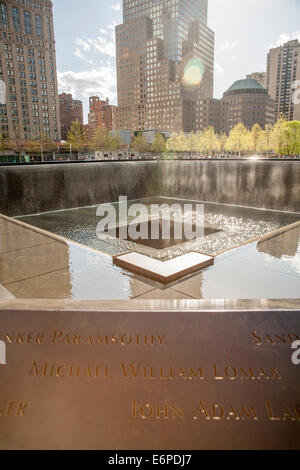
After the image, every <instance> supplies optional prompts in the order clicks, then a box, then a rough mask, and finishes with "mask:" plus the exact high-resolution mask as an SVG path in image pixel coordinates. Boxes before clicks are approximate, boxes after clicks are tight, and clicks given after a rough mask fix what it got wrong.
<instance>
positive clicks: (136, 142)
mask: <svg viewBox="0 0 300 470" xmlns="http://www.w3.org/2000/svg"><path fill="white" fill-rule="evenodd" d="M131 148H132V149H133V150H135V151H136V152H140V153H144V152H147V151H148V150H149V144H148V142H147V140H146V138H145V136H144V135H143V134H142V133H139V134H138V135H137V136H136V137H135V138H134V139H133V141H132V144H131Z"/></svg>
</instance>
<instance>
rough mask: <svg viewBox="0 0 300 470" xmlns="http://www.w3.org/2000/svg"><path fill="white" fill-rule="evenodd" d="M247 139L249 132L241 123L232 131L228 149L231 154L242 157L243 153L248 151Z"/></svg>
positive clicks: (227, 145)
mask: <svg viewBox="0 0 300 470" xmlns="http://www.w3.org/2000/svg"><path fill="white" fill-rule="evenodd" d="M247 138H248V131H247V129H246V127H245V126H244V124H243V123H241V122H240V123H239V124H237V125H236V126H235V127H234V128H233V129H232V130H231V131H230V134H229V137H228V140H227V142H226V149H227V150H228V151H230V152H232V151H234V152H237V153H238V154H239V157H240V156H241V154H242V152H243V151H244V150H246V149H247Z"/></svg>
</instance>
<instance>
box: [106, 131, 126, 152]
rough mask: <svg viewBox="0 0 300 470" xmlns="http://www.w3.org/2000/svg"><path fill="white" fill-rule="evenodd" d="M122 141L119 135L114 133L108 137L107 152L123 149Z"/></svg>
mask: <svg viewBox="0 0 300 470" xmlns="http://www.w3.org/2000/svg"><path fill="white" fill-rule="evenodd" d="M123 145H124V144H123V141H122V139H121V136H120V133H119V132H116V133H115V135H110V137H109V142H108V148H109V150H112V151H113V150H118V149H120V148H122V147H123Z"/></svg>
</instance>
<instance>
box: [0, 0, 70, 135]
mask: <svg viewBox="0 0 300 470" xmlns="http://www.w3.org/2000/svg"><path fill="white" fill-rule="evenodd" d="M1 80H2V81H3V82H4V83H5V85H6V100H5V101H6V103H5V104H2V105H1V104H0V130H1V132H3V133H6V134H9V137H10V139H12V140H13V139H14V138H18V139H19V138H20V139H35V138H36V139H39V138H41V137H43V136H46V137H48V138H50V139H52V140H55V141H58V140H60V138H61V131H60V117H59V104H58V92H57V71H56V56H55V41H54V29H53V15H52V2H51V1H50V0H34V1H32V0H22V1H21V0H5V1H0V81H1Z"/></svg>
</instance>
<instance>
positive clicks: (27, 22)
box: [24, 10, 32, 34]
mask: <svg viewBox="0 0 300 470" xmlns="http://www.w3.org/2000/svg"><path fill="white" fill-rule="evenodd" d="M24 26H25V33H26V34H32V26H31V14H30V13H29V11H26V10H25V11H24Z"/></svg>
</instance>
